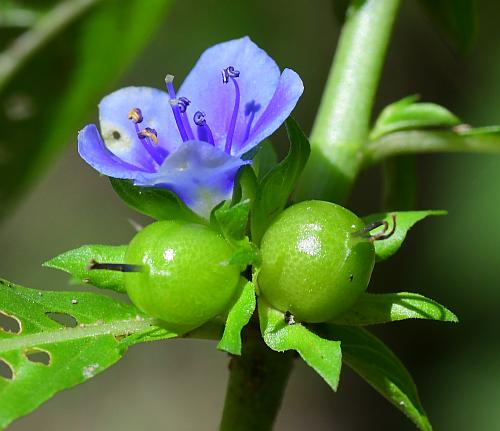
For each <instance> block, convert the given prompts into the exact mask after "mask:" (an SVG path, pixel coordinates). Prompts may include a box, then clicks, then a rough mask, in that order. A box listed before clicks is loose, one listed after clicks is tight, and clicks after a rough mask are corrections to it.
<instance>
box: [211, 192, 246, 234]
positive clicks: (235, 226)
mask: <svg viewBox="0 0 500 431" xmlns="http://www.w3.org/2000/svg"><path fill="white" fill-rule="evenodd" d="M249 213H250V199H245V200H242V201H241V202H238V203H237V204H235V205H231V202H230V201H225V202H224V203H223V204H222V206H220V207H219V208H217V209H215V210H214V217H215V220H216V222H217V224H218V226H219V228H220V230H221V232H222V233H223V235H224V237H225V238H226V239H227V240H229V241H233V240H236V241H237V240H241V239H243V238H244V237H245V233H246V228H247V224H248V215H249Z"/></svg>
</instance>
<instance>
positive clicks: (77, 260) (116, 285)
mask: <svg viewBox="0 0 500 431" xmlns="http://www.w3.org/2000/svg"><path fill="white" fill-rule="evenodd" d="M127 247H128V246H126V245H118V246H114V245H101V244H92V245H84V246H82V247H79V248H76V249H74V250H69V251H67V252H65V253H62V254H60V255H59V256H56V257H54V258H52V259H50V260H49V261H47V262H45V263H44V264H43V266H45V267H47V268H54V269H60V270H61V271H64V272H67V273H68V274H70V275H71V282H72V283H75V284H91V285H92V286H96V287H99V288H101V289H110V290H114V291H116V292H122V293H123V292H125V283H124V279H123V273H122V272H119V271H108V270H102V269H99V270H90V269H89V264H90V263H91V262H92V261H93V260H95V261H96V262H100V263H125V252H126V251H127Z"/></svg>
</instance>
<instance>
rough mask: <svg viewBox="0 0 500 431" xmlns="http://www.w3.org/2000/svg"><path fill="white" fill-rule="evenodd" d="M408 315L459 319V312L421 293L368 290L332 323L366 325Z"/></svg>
mask: <svg viewBox="0 0 500 431" xmlns="http://www.w3.org/2000/svg"><path fill="white" fill-rule="evenodd" d="M405 319H428V320H440V321H442V322H458V318H457V316H455V314H453V313H452V312H451V311H450V310H448V309H447V308H446V307H444V306H443V305H441V304H439V303H437V302H436V301H434V300H432V299H429V298H426V297H425V296H422V295H419V294H418V293H409V292H398V293H382V294H380V293H364V294H363V295H362V296H361V298H360V299H359V300H358V302H356V304H354V306H353V307H352V308H351V309H350V310H349V311H348V312H347V313H344V314H343V315H342V316H339V317H338V318H336V319H334V320H333V321H332V323H336V324H339V325H352V326H365V325H376V324H380V323H388V322H396V321H399V320H405Z"/></svg>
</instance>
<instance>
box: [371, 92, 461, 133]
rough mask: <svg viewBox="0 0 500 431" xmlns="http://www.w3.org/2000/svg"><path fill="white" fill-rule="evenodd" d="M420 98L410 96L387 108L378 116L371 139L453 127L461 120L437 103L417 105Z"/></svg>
mask: <svg viewBox="0 0 500 431" xmlns="http://www.w3.org/2000/svg"><path fill="white" fill-rule="evenodd" d="M417 101H418V96H408V97H405V98H404V99H401V100H398V101H397V102H395V103H392V104H390V105H388V106H386V107H385V108H384V109H383V110H382V112H381V113H380V115H379V116H378V118H377V120H376V122H375V125H374V126H373V129H372V131H371V132H370V139H372V140H375V139H378V138H380V137H381V136H383V135H386V134H388V133H391V132H395V131H398V130H408V129H422V128H429V127H453V126H456V125H457V124H460V120H459V119H458V117H456V116H455V115H454V114H452V113H451V112H450V111H448V109H446V108H444V107H442V106H439V105H436V104H435V103H417Z"/></svg>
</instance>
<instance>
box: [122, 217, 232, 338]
mask: <svg viewBox="0 0 500 431" xmlns="http://www.w3.org/2000/svg"><path fill="white" fill-rule="evenodd" d="M233 253H234V251H233V249H232V247H231V246H230V245H229V244H228V243H227V241H226V240H224V238H223V237H222V236H221V235H219V234H218V233H216V232H215V231H213V230H211V229H210V228H208V227H207V226H203V225H198V224H192V223H185V222H181V221H172V220H168V221H158V222H156V223H153V224H151V225H149V226H147V227H146V228H144V229H143V230H141V231H140V232H139V233H138V234H137V235H136V236H135V237H134V238H133V239H132V241H131V242H130V245H129V246H128V249H127V253H126V255H125V262H126V263H127V264H129V265H137V266H139V268H140V271H138V272H129V273H126V274H125V287H126V289H127V293H128V295H129V297H130V299H131V301H132V302H133V303H134V305H136V306H137V307H138V308H139V309H140V310H142V311H144V312H146V313H148V314H150V315H151V316H153V317H157V318H158V319H161V320H163V321H165V322H167V323H168V324H169V327H170V328H173V329H177V330H179V331H188V330H191V329H194V328H196V327H198V326H200V325H202V324H203V323H205V322H207V321H208V320H210V319H211V318H213V317H215V316H217V315H218V314H221V313H223V312H224V311H225V310H226V308H227V307H228V306H229V303H230V302H231V300H232V298H233V296H234V294H235V292H236V289H237V286H238V281H239V277H240V269H239V268H238V267H237V266H235V265H231V264H230V263H229V260H230V258H231V256H232V255H233Z"/></svg>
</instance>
